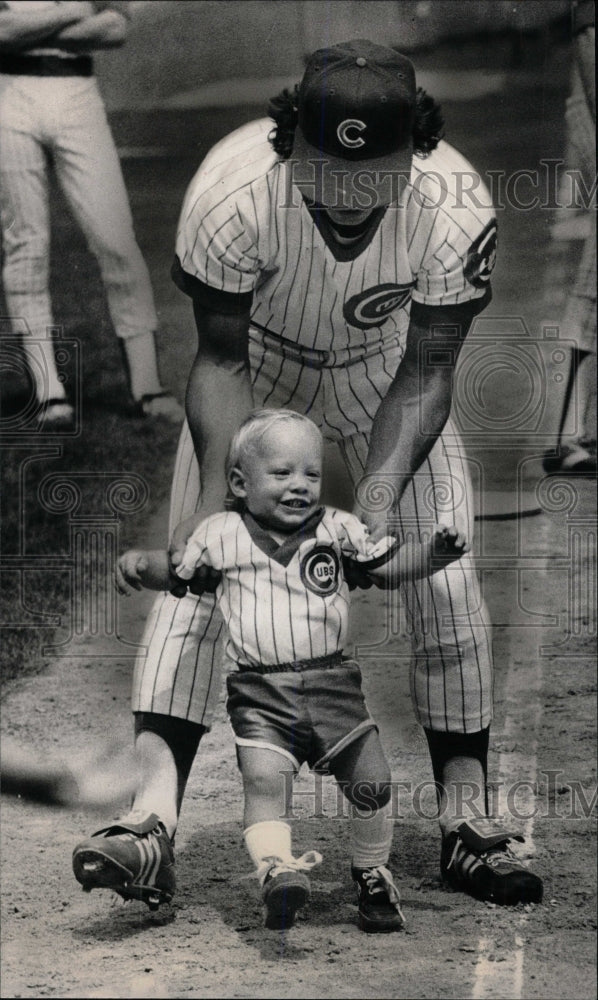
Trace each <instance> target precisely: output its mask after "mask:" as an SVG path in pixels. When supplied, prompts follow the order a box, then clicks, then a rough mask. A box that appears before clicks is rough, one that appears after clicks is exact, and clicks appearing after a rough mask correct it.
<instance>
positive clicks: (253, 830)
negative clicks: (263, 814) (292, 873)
mask: <svg viewBox="0 0 598 1000" xmlns="http://www.w3.org/2000/svg"><path fill="white" fill-rule="evenodd" d="M243 836H244V838H245V845H246V847H247V850H248V851H249V857H250V858H251V860H252V861H253V863H254V865H255V867H256V868H258V869H259V868H260V866H261V864H262V861H263V860H264V858H280V860H281V861H284V862H286V863H290V862H292V861H293V860H294V859H293V852H292V849H291V828H290V826H289V824H288V823H283V822H282V821H281V820H278V819H266V820H263V821H262V822H261V823H252V825H251V826H248V827H247V829H246V830H244V831H243Z"/></svg>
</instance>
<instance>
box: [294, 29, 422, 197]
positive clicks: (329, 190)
mask: <svg viewBox="0 0 598 1000" xmlns="http://www.w3.org/2000/svg"><path fill="white" fill-rule="evenodd" d="M415 103H416V85H415V70H414V67H413V64H412V63H411V62H410V61H409V59H407V58H406V57H405V56H404V55H401V53H399V52H396V51H395V49H391V48H387V47H386V46H383V45H376V44H375V43H374V42H370V41H368V40H367V39H354V40H352V41H348V42H341V43H340V44H338V45H333V46H331V47H330V48H327V49H318V51H317V52H314V53H313V55H312V56H310V58H309V60H308V62H307V66H306V69H305V73H304V75H303V80H302V81H301V84H300V87H299V94H298V125H297V128H296V130H295V139H294V145H293V152H292V161H293V165H292V169H293V181H294V183H296V184H297V186H298V187H299V188H300V189H301V190H302V192H303V193H304V194H305V195H306V197H308V199H309V197H310V193H309V188H310V186H311V189H312V191H313V198H312V199H311V200H312V201H314V202H316V203H319V204H322V205H325V206H326V207H327V208H333V207H336V208H349V207H374V204H380V203H385V204H388V202H389V201H391V200H393V199H394V197H396V189H397V186H396V182H395V183H394V184H392V183H391V182H390V180H389V179H390V177H391V176H394V177H395V178H396V177H397V176H398V175H403V176H405V175H406V176H407V177H408V176H409V174H410V171H411V161H412V158H413V138H412V134H413V123H414V119H415ZM374 198H375V199H376V201H375V202H374V203H372V199H374ZM368 200H369V201H370V205H369V206H368V205H366V202H367V201H368Z"/></svg>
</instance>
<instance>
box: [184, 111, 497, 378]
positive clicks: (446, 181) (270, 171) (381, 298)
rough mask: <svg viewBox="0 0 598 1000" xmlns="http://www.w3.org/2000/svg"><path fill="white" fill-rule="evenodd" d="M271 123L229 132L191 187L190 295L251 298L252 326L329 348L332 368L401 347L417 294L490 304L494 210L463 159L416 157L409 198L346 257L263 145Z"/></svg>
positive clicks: (432, 300) (439, 154) (444, 154)
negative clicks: (392, 347) (392, 346)
mask: <svg viewBox="0 0 598 1000" xmlns="http://www.w3.org/2000/svg"><path fill="white" fill-rule="evenodd" d="M272 127H273V123H272V122H271V121H270V119H262V120H259V121H256V122H251V123H250V124H248V125H246V126H243V127H242V128H240V129H238V130H237V131H236V132H233V133H232V134H231V135H229V136H228V137H227V138H225V139H223V140H222V141H221V142H220V143H218V144H217V145H216V146H215V147H214V148H213V149H212V150H211V151H210V153H209V154H208V156H207V157H206V158H205V160H204V161H203V163H202V165H201V166H200V168H199V170H198V172H197V174H196V175H195V177H194V179H193V180H192V182H191V184H190V185H189V188H188V190H187V194H186V197H185V201H184V204H183V208H182V211H181V217H180V221H179V228H178V235H177V248H176V251H177V258H178V263H179V265H180V268H179V269H178V278H177V280H178V281H179V283H180V284H181V285H182V287H184V289H185V290H186V291H188V292H191V291H192V290H193V292H194V294H196V293H197V294H199V296H200V299H201V294H202V293H203V294H204V295H205V296H206V297H209V296H210V295H212V296H215V298H213V299H212V301H213V302H214V304H215V305H216V306H218V305H220V306H221V307H224V309H225V308H226V302H225V300H226V295H224V296H221V298H220V299H219V298H218V292H220V293H228V295H229V296H230V295H231V294H232V295H234V296H247V302H248V304H249V303H250V302H252V313H251V318H252V323H253V324H254V325H255V326H257V327H258V328H262V329H265V330H268V331H269V332H270V333H272V334H275V335H276V336H278V337H283V338H284V339H285V340H289V341H292V342H295V343H297V344H300V345H301V346H302V347H304V348H312V349H314V350H317V351H326V352H330V357H329V359H328V363H329V364H330V365H335V364H343V363H345V362H346V361H347V360H348V359H349V358H353V357H355V356H360V355H363V354H365V353H368V354H371V353H372V351H376V350H387V349H388V347H389V345H391V344H393V343H397V341H398V342H399V343H400V344H401V346H404V342H405V338H406V335H407V329H408V325H409V312H410V305H411V299H412V298H413V300H414V301H417V302H420V303H425V304H427V305H433V306H434V305H436V306H442V305H448V304H456V303H461V302H465V301H469V300H473V299H480V308H481V307H482V304H485V303H486V301H487V295H486V292H487V289H488V285H489V278H490V273H491V271H492V267H493V264H494V253H495V246H496V224H495V221H494V212H493V209H492V206H491V200H490V196H489V194H488V192H487V191H486V189H485V188H484V186H483V184H482V183H481V180H480V178H479V175H478V174H477V173H476V172H475V171H474V170H473V168H472V167H471V165H470V164H469V163H468V162H467V161H466V160H465V159H464V158H463V157H462V156H461V155H460V153H458V152H457V151H456V150H454V149H453V148H452V147H451V146H449V145H448V144H447V143H445V142H441V143H440V144H439V146H438V148H437V149H436V150H435V151H434V152H433V153H431V154H430V156H429V157H427V158H426V159H419V158H417V157H414V160H413V167H412V172H411V182H410V185H409V186H408V187H407V189H406V191H405V192H404V193H403V194H402V195H401V196H400V198H399V200H398V201H397V202H396V203H394V204H391V205H389V206H388V208H387V209H386V210H385V211H382V210H379V214H378V215H376V213H374V217H375V222H377V223H378V224H377V225H375V224H374V225H373V226H372V229H371V230H369V231H368V232H367V233H366V234H365V235H364V237H363V238H362V239H361V240H360V241H359V243H358V244H356V245H355V246H353V247H351V248H350V249H347V248H345V249H344V250H343V249H342V248H340V247H339V246H338V245H334V244H333V243H332V241H331V240H330V239H327V238H326V226H325V225H324V223H323V222H322V221H321V219H320V220H319V219H318V217H317V216H316V215H315V214H313V213H312V212H310V210H309V208H308V206H307V204H306V203H305V201H304V200H303V198H302V197H301V195H300V194H299V192H298V191H297V190H296V189H295V188H293V186H292V183H291V177H292V161H286V162H281V161H279V159H278V157H277V155H276V153H275V152H274V150H273V149H272V147H271V145H270V143H269V142H268V138H267V137H268V133H269V131H270V130H271V129H272ZM476 185H477V186H476ZM380 215H381V217H380ZM181 271H182V272H183V273H181ZM176 273H177V272H176V271H175V277H176ZM194 279H196V280H194ZM200 283H201V284H200ZM205 286H208V288H206V287H205ZM206 304H209V302H208V301H207V298H206Z"/></svg>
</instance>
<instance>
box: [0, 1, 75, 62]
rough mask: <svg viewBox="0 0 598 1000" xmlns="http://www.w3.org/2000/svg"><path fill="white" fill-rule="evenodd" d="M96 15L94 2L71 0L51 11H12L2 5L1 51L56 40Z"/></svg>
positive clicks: (0, 26) (50, 8)
mask: <svg viewBox="0 0 598 1000" xmlns="http://www.w3.org/2000/svg"><path fill="white" fill-rule="evenodd" d="M92 13H93V7H92V4H91V3H82V2H79V0H71V2H67V3H57V4H53V5H52V6H51V7H49V8H47V9H41V10H36V9H35V8H31V9H30V10H24V11H23V10H11V9H10V8H9V7H5V6H4V5H3V4H2V3H0V52H6V51H10V52H14V51H15V50H18V49H27V48H30V47H31V46H32V45H35V44H36V43H38V42H42V41H45V40H46V39H48V38H51V37H52V38H53V37H55V36H56V33H57V32H59V31H61V30H62V29H66V28H69V27H72V26H73V25H75V24H77V23H78V22H79V21H80V20H81V19H82V18H87V17H89V15H90V14H92Z"/></svg>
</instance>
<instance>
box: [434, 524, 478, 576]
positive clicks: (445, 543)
mask: <svg viewBox="0 0 598 1000" xmlns="http://www.w3.org/2000/svg"><path fill="white" fill-rule="evenodd" d="M469 549H470V546H469V545H468V543H467V539H466V537H465V535H464V534H463V533H462V532H460V531H459V529H458V528H456V527H455V525H454V524H452V525H450V526H449V527H443V526H439V527H438V528H437V530H436V531H435V532H434V535H433V536H432V540H431V555H432V565H433V567H434V569H440V568H441V567H442V566H448V564H449V563H452V562H454V561H455V560H456V559H460V558H461V556H462V555H464V553H465V552H469Z"/></svg>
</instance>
